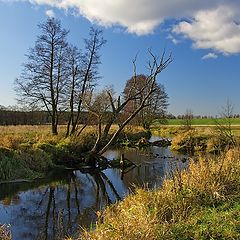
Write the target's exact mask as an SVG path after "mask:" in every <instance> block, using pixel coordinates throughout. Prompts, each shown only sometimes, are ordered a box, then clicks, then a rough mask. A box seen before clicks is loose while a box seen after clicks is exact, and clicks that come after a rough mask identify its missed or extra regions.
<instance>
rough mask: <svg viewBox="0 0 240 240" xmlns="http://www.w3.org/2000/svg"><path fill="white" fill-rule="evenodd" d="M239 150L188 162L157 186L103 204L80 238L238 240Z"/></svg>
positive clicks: (239, 210)
mask: <svg viewBox="0 0 240 240" xmlns="http://www.w3.org/2000/svg"><path fill="white" fill-rule="evenodd" d="M239 153H240V151H239V150H230V151H229V152H228V153H227V154H225V155H222V156H219V157H218V158H215V159H205V158H200V159H199V161H198V162H194V161H193V160H191V161H190V164H189V169H188V170H184V171H177V172H176V173H175V174H174V177H173V178H172V179H168V180H165V182H164V184H163V187H162V188H161V189H160V190H155V191H147V190H142V189H139V190H138V191H137V192H136V194H134V195H131V196H128V197H126V199H125V200H123V201H122V202H120V203H117V204H115V205H113V206H111V207H109V208H107V209H106V210H105V211H104V212H103V213H102V215H101V216H100V218H99V221H98V223H97V225H96V230H95V231H92V232H88V231H85V232H84V233H83V236H81V238H80V239H83V240H87V239H88V240H89V239H98V240H112V239H114V240H118V239H119V240H120V239H126V240H128V239H131V240H134V239H136V240H137V239H138V240H139V239H148V240H155V239H164V240H167V239H240V217H239V216H240V200H239V199H240V193H239V192H240V154H239ZM235 203H236V204H237V205H236V206H235V205H234V204H235ZM234 206H235V207H234ZM102 221H103V222H102Z"/></svg>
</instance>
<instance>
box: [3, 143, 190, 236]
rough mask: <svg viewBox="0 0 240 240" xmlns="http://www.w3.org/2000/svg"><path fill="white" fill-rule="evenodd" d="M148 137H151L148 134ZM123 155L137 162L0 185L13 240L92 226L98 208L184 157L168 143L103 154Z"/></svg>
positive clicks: (155, 180)
mask: <svg viewBox="0 0 240 240" xmlns="http://www.w3.org/2000/svg"><path fill="white" fill-rule="evenodd" d="M152 140H153V139H152ZM122 154H124V156H125V158H127V159H129V160H131V161H132V162H134V163H135V164H136V167H134V168H129V169H125V170H124V171H122V170H120V169H106V170H104V171H102V172H99V171H87V170H85V171H82V172H81V171H70V170H69V171H61V172H58V173H55V174H54V175H53V176H52V177H51V178H49V179H40V180H37V181H34V182H19V183H8V184H7V183H4V184H0V223H1V224H9V225H10V229H11V232H12V237H13V240H32V239H34V240H35V239H46V240H50V239H51V240H54V239H58V238H59V236H60V235H61V234H63V235H65V234H68V235H75V234H78V233H79V231H80V229H81V227H85V228H88V229H89V228H90V229H91V228H92V227H94V223H95V221H96V217H97V214H96V213H97V211H99V210H102V209H104V208H105V207H106V206H107V205H108V204H112V203H114V202H116V201H117V200H121V199H123V198H124V197H125V196H126V195H128V194H129V193H131V192H133V191H134V189H135V188H136V187H147V188H149V189H154V188H157V187H160V186H161V184H162V181H163V178H164V177H165V176H170V173H172V171H174V169H175V168H176V167H179V168H184V167H186V166H187V162H185V161H181V159H183V158H184V156H180V155H173V154H172V153H171V151H170V150H169V148H159V147H149V148H147V149H144V150H139V149H130V148H129V149H126V148H125V149H118V150H109V151H107V152H106V153H105V155H104V156H105V157H107V158H108V159H117V158H120V156H121V155H122Z"/></svg>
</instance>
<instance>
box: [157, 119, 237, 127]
mask: <svg viewBox="0 0 240 240" xmlns="http://www.w3.org/2000/svg"><path fill="white" fill-rule="evenodd" d="M216 121H218V122H220V123H224V122H226V121H225V120H224V119H222V118H219V119H214V118H203V119H198V118H194V119H192V125H216ZM154 124H161V123H159V121H158V120H156V121H155V122H154ZM231 124H232V125H240V118H232V119H231ZM166 125H177V126H181V125H184V120H182V119H168V120H167V123H166Z"/></svg>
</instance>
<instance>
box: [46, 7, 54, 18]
mask: <svg viewBox="0 0 240 240" xmlns="http://www.w3.org/2000/svg"><path fill="white" fill-rule="evenodd" d="M45 13H46V15H47V16H48V17H49V18H53V17H55V13H54V11H53V10H51V9H49V10H47V11H46V12H45Z"/></svg>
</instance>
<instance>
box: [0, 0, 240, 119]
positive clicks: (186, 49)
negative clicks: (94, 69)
mask: <svg viewBox="0 0 240 240" xmlns="http://www.w3.org/2000/svg"><path fill="white" fill-rule="evenodd" d="M99 2H100V1H99V0H88V1H87V0H82V1H77V0H71V1H70V0H60V1H56V0H50V1H46V0H32V1H31V3H30V1H27V0H26V1H6V0H5V1H2V0H0V32H1V35H0V105H5V106H8V105H14V104H16V101H15V92H14V90H13V82H14V79H15V78H16V77H18V76H19V74H20V72H21V69H22V63H23V62H24V61H25V60H26V58H25V54H26V53H27V51H28V49H29V48H30V47H32V46H34V42H35V40H36V36H37V34H38V33H39V31H38V27H37V25H38V23H40V22H42V21H44V20H46V18H47V15H49V16H55V17H57V18H59V19H60V20H61V21H62V25H63V26H64V27H65V28H67V29H69V30H70V34H69V41H70V42H72V43H73V44H75V45H77V46H79V47H80V48H81V47H82V46H83V38H85V37H87V36H88V31H89V28H90V26H92V25H94V26H100V27H102V28H103V30H104V37H105V39H106V40H107V44H106V46H105V47H104V48H103V50H102V65H101V67H100V73H101V75H102V77H103V78H102V79H101V80H99V87H103V86H105V85H113V86H114V87H115V89H116V91H117V92H119V93H120V92H121V91H122V90H123V88H124V85H125V82H126V80H127V79H129V78H130V77H131V75H132V70H133V67H132V63H131V61H132V59H133V58H134V57H135V55H136V54H137V53H138V73H145V72H146V69H145V65H146V61H147V49H148V48H149V47H151V48H152V49H153V51H154V52H155V53H158V54H159V55H160V54H161V51H162V50H163V49H164V48H166V51H167V52H169V53H170V52H172V54H173V57H174V61H173V62H172V63H171V64H170V65H169V67H168V68H167V69H166V70H164V72H162V73H161V74H160V75H159V79H158V81H159V82H161V83H162V84H164V85H165V88H166V91H167V93H168V95H169V102H170V106H169V112H172V113H173V114H182V113H184V112H185V111H186V109H192V111H193V113H194V114H204V115H215V114H218V113H219V112H220V111H221V107H222V106H224V105H225V104H226V102H227V99H229V100H230V102H231V103H232V104H233V105H234V110H235V112H236V113H240V94H239V90H240V56H239V53H240V27H239V22H240V16H239V13H238V12H237V11H235V9H236V8H237V7H240V3H237V1H232V0H229V1H215V0H213V1H212V3H211V5H210V4H207V3H206V4H203V3H201V2H202V1H200V0H196V1H195V5H194V4H192V1H190V0H182V1H180V2H182V4H181V6H179V5H178V3H179V1H177V0H169V1H168V2H169V5H168V3H166V1H160V0H158V1H157V0H148V1H147V0H138V1H136V0H133V1H132V3H131V2H129V1H126V0H121V1H120V0H116V3H115V1H113V2H112V4H110V3H109V1H107V0H102V1H101V3H102V4H101V5H99ZM164 2H165V3H164ZM219 2H221V5H220V4H219ZM134 4H137V8H136V5H134ZM134 9H135V10H134ZM136 9H137V11H136ZM238 9H239V8H238Z"/></svg>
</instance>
